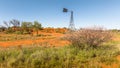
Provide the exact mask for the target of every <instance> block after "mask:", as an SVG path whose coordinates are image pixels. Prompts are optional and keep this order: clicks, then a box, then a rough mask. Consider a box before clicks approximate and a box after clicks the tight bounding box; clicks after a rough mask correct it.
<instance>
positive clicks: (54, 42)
mask: <svg viewBox="0 0 120 68" xmlns="http://www.w3.org/2000/svg"><path fill="white" fill-rule="evenodd" d="M39 34H43V35H50V36H52V37H54V38H48V39H47V38H37V39H34V40H32V39H27V40H24V39H23V40H15V41H0V46H1V47H10V46H21V45H33V44H34V45H36V44H39V45H42V46H64V45H67V44H69V42H68V41H66V40H61V39H60V38H61V37H63V36H64V34H61V33H43V32H39Z"/></svg>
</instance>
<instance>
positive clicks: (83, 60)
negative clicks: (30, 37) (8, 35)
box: [0, 46, 119, 68]
mask: <svg viewBox="0 0 120 68" xmlns="http://www.w3.org/2000/svg"><path fill="white" fill-rule="evenodd" d="M117 55H119V50H117V49H116V48H114V47H112V46H99V47H97V48H96V49H93V48H89V49H88V50H86V49H84V50H80V49H79V48H75V47H73V46H65V47H55V48H52V47H51V48H46V47H40V46H37V47H35V46H34V47H22V48H20V49H18V48H16V47H15V48H8V49H1V51H0V65H1V67H3V68H4V67H6V68H73V67H75V68H96V67H97V68H100V67H101V65H100V64H101V63H106V64H109V65H110V64H111V63H114V62H115V61H116V59H115V58H114V57H115V56H117Z"/></svg>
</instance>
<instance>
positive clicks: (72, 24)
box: [69, 11, 75, 30]
mask: <svg viewBox="0 0 120 68" xmlns="http://www.w3.org/2000/svg"><path fill="white" fill-rule="evenodd" d="M69 29H70V30H75V25H74V19H73V11H71V17H70V24H69Z"/></svg>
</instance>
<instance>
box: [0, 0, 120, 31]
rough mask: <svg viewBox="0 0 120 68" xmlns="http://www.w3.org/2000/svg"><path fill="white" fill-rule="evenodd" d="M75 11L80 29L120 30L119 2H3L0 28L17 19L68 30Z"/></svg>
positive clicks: (101, 0)
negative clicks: (4, 22) (71, 15)
mask: <svg viewBox="0 0 120 68" xmlns="http://www.w3.org/2000/svg"><path fill="white" fill-rule="evenodd" d="M64 7H66V8H68V9H69V10H73V11H74V23H75V26H76V27H77V28H81V27H90V26H103V27H106V28H108V29H120V0H0V24H1V25H3V21H9V20H11V19H17V20H20V21H21V22H22V21H31V22H33V21H35V20H36V21H39V22H40V23H42V25H43V27H68V25H69V21H70V13H63V12H62V9H63V8H64Z"/></svg>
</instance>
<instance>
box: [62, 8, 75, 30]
mask: <svg viewBox="0 0 120 68" xmlns="http://www.w3.org/2000/svg"><path fill="white" fill-rule="evenodd" d="M63 12H68V9H66V8H63ZM69 12H71V17H70V23H69V26H68V28H69V30H72V31H73V30H75V25H74V19H73V11H69Z"/></svg>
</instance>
